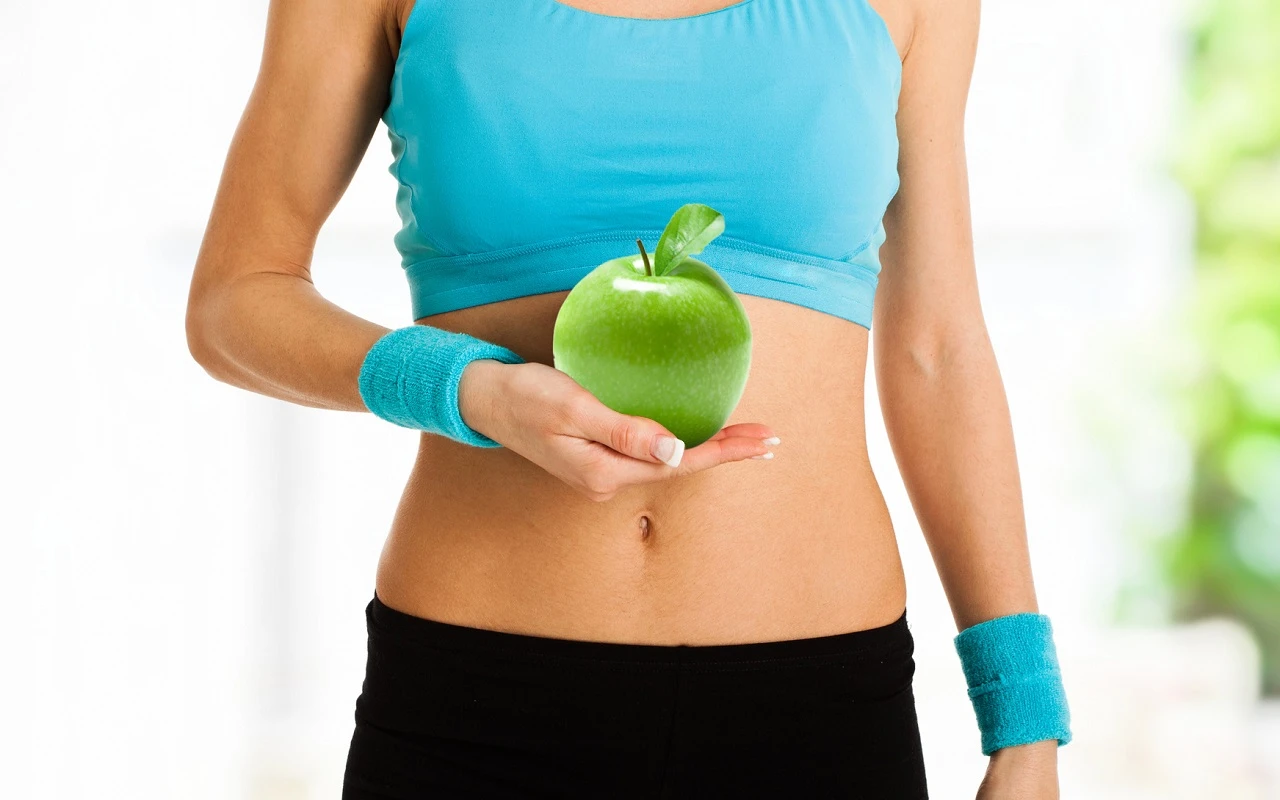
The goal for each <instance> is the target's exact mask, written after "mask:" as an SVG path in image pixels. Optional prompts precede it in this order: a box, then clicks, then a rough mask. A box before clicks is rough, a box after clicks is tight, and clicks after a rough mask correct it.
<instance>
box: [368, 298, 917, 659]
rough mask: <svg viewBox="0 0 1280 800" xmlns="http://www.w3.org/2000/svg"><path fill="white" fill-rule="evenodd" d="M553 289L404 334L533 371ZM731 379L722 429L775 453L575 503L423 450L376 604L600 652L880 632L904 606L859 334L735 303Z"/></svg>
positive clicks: (544, 352)
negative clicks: (740, 362) (742, 330)
mask: <svg viewBox="0 0 1280 800" xmlns="http://www.w3.org/2000/svg"><path fill="white" fill-rule="evenodd" d="M566 294H567V293H566V292H556V293H551V294H541V295H533V296H530V297H524V298H519V299H516V300H508V301H503V302H499V303H492V304H488V305H483V306H476V307H472V308H466V309H460V310H457V311H451V312H448V313H445V314H438V315H434V316H431V317H426V318H423V319H421V320H419V322H421V323H424V324H430V325H434V326H436V327H440V328H445V329H448V330H454V331H461V332H466V333H470V334H472V335H474V336H477V337H480V338H482V339H486V340H488V341H491V342H496V343H497V344H500V345H503V346H505V347H509V348H511V349H512V350H514V351H516V352H517V353H519V354H520V355H521V357H523V358H524V359H525V360H527V361H538V362H542V363H544V364H548V365H552V364H553V362H552V349H551V344H552V330H553V326H554V323H555V317H556V312H557V311H558V309H559V307H560V305H561V303H562V302H563V300H564V297H565V296H566ZM739 297H740V299H741V300H742V304H743V306H744V308H745V309H746V311H747V314H748V316H749V318H750V321H751V327H752V333H753V349H752V362H751V372H750V377H749V378H748V381H747V385H746V388H745V390H744V392H743V395H742V399H741V401H740V402H739V404H738V406H737V408H736V410H735V411H734V413H733V415H732V416H731V417H730V419H729V421H728V422H727V423H726V424H727V425H728V424H733V423H737V422H759V423H763V424H765V425H768V426H769V427H771V428H772V429H773V430H774V431H775V432H776V433H777V435H778V436H779V437H780V439H781V444H779V445H776V446H775V447H773V450H774V452H775V457H774V458H773V459H772V460H750V459H748V460H746V461H739V462H733V463H729V464H723V465H721V466H718V467H713V468H712V469H709V470H706V471H703V472H699V473H694V474H691V475H682V476H680V477H674V478H671V479H668V480H664V481H659V482H657V483H650V484H644V485H639V486H631V487H628V488H626V489H624V490H622V491H620V492H618V493H617V494H616V495H615V496H614V497H612V498H611V499H610V500H608V501H605V502H597V501H593V500H590V499H588V498H587V497H585V496H583V495H580V494H578V493H577V492H576V491H574V490H573V489H571V488H570V487H569V486H567V485H566V484H564V483H563V482H561V481H560V480H559V479H558V478H556V477H554V476H552V475H551V474H549V473H547V472H546V471H544V470H543V469H542V468H540V467H539V466H537V465H536V464H534V463H533V462H531V461H529V460H527V459H525V458H524V457H522V456H520V455H519V454H517V453H515V452H514V451H511V450H509V449H507V448H475V447H470V446H467V445H463V444H459V443H457V442H454V441H453V440H451V439H447V438H444V437H441V436H436V435H430V434H424V435H423V437H422V440H421V445H420V447H419V451H418V457H417V461H416V463H415V465H414V468H413V472H412V474H411V476H410V478H409V482H408V485H407V487H406V488H405V492H404V495H403V498H402V500H401V503H400V506H399V508H398V510H397V513H396V516H395V521H394V523H393V525H392V530H391V532H390V535H389V537H388V539H387V542H386V545H385V548H384V550H383V553H382V558H381V561H380V564H379V568H378V576H377V592H378V596H379V598H380V599H381V600H382V601H383V602H384V603H386V604H387V605H389V606H391V607H392V608H396V609H399V610H401V611H404V612H406V613H409V614H413V615H415V616H420V617H426V618H428V619H434V620H439V621H442V622H449V623H452V624H456V625H467V626H471V627H477V628H486V629H490V630H497V631H506V632H511V633H524V634H531V635H538V636H550V637H555V638H562V639H580V640H588V641H604V642H634V643H647V644H668V645H670V644H689V645H698V644H724V643H741V642H760V641H776V640H782V639H796V638H805V637H812V636H824V635H829V634H836V633H844V632H849V631H857V630H864V629H868V628H874V627H879V626H881V625H886V624H889V623H891V622H893V621H894V620H896V619H897V618H898V617H899V616H900V615H901V614H902V612H903V609H904V606H905V601H906V591H905V583H904V580H903V573H902V565H901V561H900V559H899V554H898V548H897V542H896V540H895V538H894V531H893V527H892V525H891V522H890V519H889V514H888V510H887V508H886V506H885V502H884V498H883V495H882V494H881V491H880V487H879V485H878V483H877V482H876V479H875V477H874V475H873V474H872V470H871V465H870V461H869V459H868V455H867V448H866V437H865V426H864V415H863V388H864V377H865V373H866V363H867V344H868V331H867V329H866V328H863V327H861V326H859V325H857V324H854V323H852V322H849V321H847V320H844V319H841V318H839V317H835V316H832V315H829V314H824V313H821V312H817V311H814V310H811V309H808V308H804V307H802V306H797V305H793V304H789V303H783V302H779V301H776V300H771V299H767V298H761V297H755V296H751V295H739Z"/></svg>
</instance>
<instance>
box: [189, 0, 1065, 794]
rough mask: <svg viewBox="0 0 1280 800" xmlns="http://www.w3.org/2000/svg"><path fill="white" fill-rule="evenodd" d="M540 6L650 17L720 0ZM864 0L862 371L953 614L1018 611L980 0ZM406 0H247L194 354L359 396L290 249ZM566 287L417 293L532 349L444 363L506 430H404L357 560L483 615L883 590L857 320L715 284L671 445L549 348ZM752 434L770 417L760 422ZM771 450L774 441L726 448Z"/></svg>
mask: <svg viewBox="0 0 1280 800" xmlns="http://www.w3.org/2000/svg"><path fill="white" fill-rule="evenodd" d="M755 1H756V2H768V0H755ZM849 1H850V2H853V1H855V0H849ZM545 2H548V3H551V2H558V0H545ZM565 4H566V5H576V6H578V7H579V8H582V9H584V10H587V11H592V12H595V13H600V14H609V15H615V16H632V17H653V18H659V17H678V16H688V15H691V14H699V13H703V12H706V11H711V10H715V9H717V8H722V7H724V6H727V5H730V4H731V3H730V0H594V2H592V1H591V0H573V1H572V2H566V3H565ZM871 4H872V6H873V7H874V8H875V9H876V11H878V12H879V13H880V15H881V16H882V17H883V18H884V20H885V22H886V24H887V27H888V29H889V31H890V34H891V36H892V38H893V40H894V44H895V45H896V47H897V49H898V52H899V54H900V56H901V57H902V61H903V80H902V92H901V95H900V99H899V111H898V118H897V122H898V134H899V147H900V159H899V164H898V167H899V174H900V176H901V188H900V189H899V192H898V194H897V196H896V197H895V198H894V200H893V202H892V203H891V204H890V206H889V209H888V212H887V214H886V217H885V227H886V230H887V232H888V240H887V242H886V243H885V245H884V247H883V248H882V250H881V260H882V264H883V271H882V273H881V275H880V283H879V288H878V291H877V295H876V303H875V309H874V321H873V325H874V326H875V329H876V347H875V352H874V363H875V369H876V376H877V384H878V386H879V393H880V401H881V405H882V407H883V409H884V419H885V424H886V426H887V429H888V435H889V439H890V442H891V444H892V447H893V451H894V454H895V457H896V459H897V463H898V467H899V469H900V471H901V474H902V477H903V481H904V483H905V485H906V488H907V490H908V493H909V495H910V498H911V501H912V504H913V506H914V509H915V512H916V514H917V516H918V517H919V520H920V523H921V526H922V529H923V531H924V535H925V537H926V539H927V541H928V545H929V548H930V551H931V552H932V554H933V557H934V560H935V562H936V564H937V568H938V572H939V574H940V576H941V578H942V582H943V586H944V588H945V590H946V593H947V597H948V599H949V602H950V605H951V608H952V612H953V616H954V618H955V622H956V625H957V628H958V629H963V628H966V627H969V626H970V625H973V624H975V623H978V622H981V621H984V620H987V619H991V618H993V617H998V616H1002V615H1006V614H1013V613H1018V612H1028V611H1030V612H1034V611H1036V610H1037V606H1036V597H1035V591H1034V588H1033V585H1032V579H1031V567H1030V561H1029V558H1028V553H1027V543H1026V532H1025V524H1024V518H1023V508H1022V499H1021V489H1020V482H1019V477H1018V469H1017V462H1016V458H1015V453H1014V443H1013V435H1012V428H1011V424H1010V417H1009V411H1008V406H1007V403H1006V400H1005V394H1004V388H1003V385H1002V381H1001V377H1000V373H999V370H998V368H997V365H996V360H995V356H994V354H993V351H992V347H991V343H990V340H989V338H988V335H987V330H986V326H985V323H984V321H983V316H982V312H981V309H980V306H979V299H978V290H977V282H976V277H975V269H974V257H973V245H972V239H971V225H970V216H969V200H968V179H967V172H966V161H965V145H964V138H963V132H964V129H963V123H964V111H965V105H966V101H967V95H968V88H969V80H970V76H971V73H972V67H973V61H974V53H975V48H976V45H977V34H978V5H979V4H978V0H872V2H871ZM411 7H412V0H272V1H271V6H270V13H269V17H268V25H267V36H266V44H265V49H264V53H263V59H262V64H261V70H260V74H259V77H258V81H257V83H256V85H255V86H254V89H253V92H252V95H251V96H250V99H249V102H248V106H247V108H246V110H245V113H244V116H243V118H242V119H241V122H240V126H239V128H238V130H237V132H236V135H235V138H234V140H233V142H232V144H231V148H230V152H229V154H228V156H227V162H226V167H225V171H224V173H223V176H222V182H221V184H220V186H219V189H218V193H217V197H216V200H215V202H214V207H213V212H212V215H211V217H210V220H209V224H208V229H207V231H206V234H205V239H204V242H203V245H202V247H201V249H200V254H199V257H198V261H197V264H196V269H195V275H194V278H193V281H192V286H191V294H190V302H189V308H188V320H187V333H188V340H189V342H190V347H191V351H192V354H193V355H194V356H195V358H196V360H197V361H199V362H200V364H201V365H203V366H204V368H205V369H206V370H207V371H208V372H209V373H210V374H211V375H213V376H214V377H215V378H217V379H219V380H222V381H225V382H227V383H231V384H234V385H237V386H241V387H243V388H245V389H249V390H251V391H255V392H259V393H261V394H265V395H270V396H272V397H276V398H280V399H283V400H287V401H290V402H294V403H299V404H302V405H308V406H313V407H320V408H331V409H341V410H348V411H365V410H366V409H365V406H364V403H363V402H362V401H361V398H360V395H359V392H358V390H357V376H358V374H359V370H360V365H361V363H362V361H363V359H364V356H365V354H366V353H367V352H368V350H369V348H370V347H371V346H372V345H373V344H374V342H375V341H376V340H377V339H378V338H379V337H380V336H381V335H382V334H384V333H386V332H387V330H388V329H387V328H385V327H383V326H381V325H377V324H375V323H373V322H369V321H367V320H364V319H361V318H359V317H356V316H354V315H352V314H350V313H348V312H346V311H344V310H343V309H341V308H339V307H337V306H336V305H334V304H332V303H330V302H329V301H327V300H326V299H325V298H324V297H322V296H321V295H320V294H319V293H318V292H317V291H316V289H315V287H314V286H313V284H312V282H311V274H310V263H311V257H312V251H313V247H314V244H315V241H316V237H317V234H318V232H319V230H320V227H321V225H322V224H323V223H324V221H325V219H326V218H327V217H328V215H329V213H330V212H331V211H332V210H333V208H334V206H335V204H336V203H337V202H338V200H339V198H340V197H341V195H342V193H343V192H344V191H345V189H346V186H347V184H348V182H349V181H350V179H351V177H352V175H353V174H354V172H355V170H356V167H357V166H358V164H359V163H360V160H361V158H362V156H363V154H364V152H365V150H366V149H367V148H368V146H369V143H370V139H371V137H372V135H373V133H374V131H375V130H376V127H377V123H378V119H379V117H380V115H381V113H382V111H383V110H384V109H385V107H386V105H387V103H388V87H389V83H390V79H391V75H392V71H393V69H394V65H395V58H396V53H397V52H398V48H399V43H400V33H401V31H402V30H403V26H404V23H405V20H406V19H407V18H408V15H409V13H410V11H411ZM849 146H850V147H855V146H857V145H856V143H853V142H851V143H850V145H849ZM850 191H856V189H854V188H851V189H850ZM388 202H390V201H388ZM388 208H390V206H388ZM620 254H621V253H620ZM386 267H387V268H388V269H395V268H397V266H396V265H395V264H388V265H386ZM565 295H566V292H554V293H549V294H541V295H533V296H529V297H524V298H519V299H515V300H509V301H503V302H497V303H491V304H488V305H483V306H476V307H473V308H466V309H461V310H458V311H452V312H448V313H445V314H439V315H435V316H431V317H426V318H424V319H422V320H419V322H421V323H425V324H429V325H433V326H436V327H440V328H446V329H448V330H453V331H462V332H466V333H470V334H472V335H475V336H478V337H480V338H482V339H486V340H489V341H492V342H496V343H498V344H501V345H504V346H506V347H509V348H511V349H512V350H514V351H516V352H517V353H519V354H520V355H521V356H522V357H523V358H524V359H526V361H527V362H528V363H526V364H519V365H509V364H501V363H499V362H497V361H492V360H485V361H477V362H473V363H472V364H471V365H470V366H468V367H467V369H466V371H465V373H464V376H463V380H462V383H461V385H460V390H459V395H460V410H461V411H462V414H463V418H464V419H465V420H466V421H467V423H468V424H469V425H471V427H473V428H475V429H476V430H478V431H480V432H481V433H485V434H487V435H489V436H492V437H493V438H494V439H496V440H497V441H499V442H500V443H502V444H503V445H504V447H502V448H473V447H469V446H466V445H462V444H459V443H457V442H454V441H452V440H450V439H447V438H444V437H440V436H434V435H427V434H424V435H422V437H421V440H420V446H419V452H418V459H417V462H416V464H415V466H414V469H413V472H412V474H411V475H410V477H409V480H408V484H407V486H406V488H405V491H404V495H403V498H402V501H401V503H400V506H399V509H398V511H397V514H396V517H395V522H394V524H393V527H392V530H391V532H390V535H389V537H388V539H387V542H386V546H385V548H384V551H383V554H382V559H381V562H380V565H379V569H378V574H377V583H376V589H377V592H378V595H379V597H380V598H381V599H382V600H383V601H384V602H385V603H387V604H388V605H389V606H391V607H393V608H397V609H399V610H402V611H405V612H408V613H410V614H415V615H418V616H422V617H428V618H432V619H437V620H442V621H446V622H450V623H454V624H458V625H469V626H473V627H482V628H490V629H494V630H500V631H509V632H515V633H529V634H536V635H542V636H554V637H560V638H576V639H586V640H597V641H615V642H645V643H652V644H677V643H681V644H691V645H696V644H716V643H731V642H758V641H769V640H779V639H794V638H800V637H810V636H822V635H827V634H834V633H842V632H847V631H856V630H864V629H867V628H872V627H877V626H881V625H887V624H889V623H891V622H893V621H894V620H896V619H897V618H898V617H899V615H901V613H902V611H903V608H904V607H905V603H906V593H905V585H904V580H903V572H902V565H901V562H900V560H899V555H898V549H897V543H896V540H895V537H894V531H893V528H892V525H891V522H890V518H889V514H888V511H887V509H886V506H885V502H884V499H883V497H882V495H881V492H880V488H879V486H878V484H877V482H876V479H875V476H874V475H873V474H872V471H871V466H870V462H869V459H868V455H867V449H866V440H865V432H864V419H863V402H864V398H863V388H864V387H863V384H864V376H865V373H866V362H867V355H868V341H869V337H868V332H867V330H866V329H865V328H863V327H860V326H858V325H856V324H854V323H851V322H848V321H847V320H843V319H839V318H837V317H834V316H831V315H827V314H822V313H820V312H817V311H813V310H811V309H807V308H803V307H801V306H797V305H792V304H788V303H784V302H780V301H775V300H771V299H767V298H761V297H755V296H752V295H740V297H741V300H742V303H743V306H744V308H745V309H746V311H747V314H748V316H749V317H750V321H751V327H752V330H753V333H754V337H753V338H754V349H753V355H752V369H751V376H750V379H749V381H748V383H747V386H746V389H745V391H744V393H743V395H742V399H741V402H740V403H739V405H738V407H737V409H736V411H735V412H734V414H733V417H732V418H731V419H730V421H729V424H728V425H727V426H726V429H725V430H724V431H722V432H721V434H719V435H718V437H717V438H716V439H714V440H713V441H711V442H708V443H706V444H703V445H701V446H699V447H697V448H693V449H691V450H689V451H687V452H686V453H685V454H684V457H683V460H682V461H681V463H680V465H679V466H678V467H674V468H673V467H670V466H667V465H666V464H663V463H660V462H658V461H657V459H655V458H653V457H652V456H650V455H649V454H648V447H649V444H650V441H651V439H652V437H653V435H654V434H655V433H664V432H665V431H664V429H662V427H661V426H660V425H658V424H657V423H654V422H652V421H647V420H640V419H637V418H632V417H625V416H623V415H619V414H615V413H613V412H611V411H610V410H608V409H606V408H604V407H603V406H602V405H600V404H599V403H598V402H596V401H595V399H594V398H593V397H591V395H590V394H589V393H587V392H586V391H585V390H583V389H581V387H579V386H578V385H577V384H576V383H574V382H573V381H572V379H569V378H568V377H567V376H565V375H564V374H563V373H560V372H558V371H556V370H554V369H553V368H552V367H551V364H552V358H551V339H552V326H553V323H554V320H555V316H556V312H557V309H558V308H559V306H560V304H561V302H562V301H563V300H564V297H565ZM406 302H407V300H406ZM773 435H776V436H778V437H780V439H781V443H780V444H777V445H767V444H765V443H763V441H762V440H764V439H766V438H767V437H770V436H773ZM769 450H772V451H773V452H774V453H775V456H776V457H774V458H773V459H772V460H766V459H753V458H751V457H752V456H755V455H759V454H762V453H764V452H766V451H769ZM1057 796H1058V789H1057V745H1056V743H1055V742H1052V741H1049V742H1039V743H1036V744H1032V745H1025V746H1022V747H1013V748H1007V749H1004V750H1000V751H997V753H996V754H995V755H994V756H993V757H992V758H991V759H990V762H989V766H988V770H987V776H986V779H985V780H984V782H983V785H982V787H981V788H980V789H979V797H981V798H1056V797H1057Z"/></svg>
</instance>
